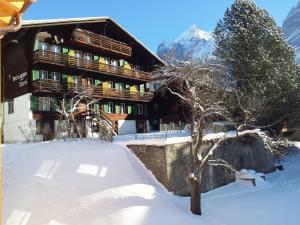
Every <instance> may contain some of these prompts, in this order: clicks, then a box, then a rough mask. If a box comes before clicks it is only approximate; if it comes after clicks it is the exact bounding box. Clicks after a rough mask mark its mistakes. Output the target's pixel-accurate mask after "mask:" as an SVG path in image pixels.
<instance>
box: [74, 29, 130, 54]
mask: <svg viewBox="0 0 300 225" xmlns="http://www.w3.org/2000/svg"><path fill="white" fill-rule="evenodd" d="M72 40H73V41H74V42H78V43H80V44H83V45H87V46H92V47H95V48H98V49H102V50H106V51H110V52H114V53H117V54H121V55H125V56H131V55H132V48H131V47H130V46H128V45H127V44H126V43H123V42H120V41H117V40H114V39H111V38H108V37H106V36H103V35H100V34H95V33H93V32H90V31H86V30H81V29H75V30H74V31H73V33H72Z"/></svg>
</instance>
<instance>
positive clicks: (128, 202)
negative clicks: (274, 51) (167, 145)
mask: <svg viewBox="0 0 300 225" xmlns="http://www.w3.org/2000/svg"><path fill="white" fill-rule="evenodd" d="M299 147H300V144H299ZM299 152H300V150H299ZM284 167H285V170H284V171H282V172H275V173H273V174H270V175H267V177H266V179H267V181H266V182H259V183H258V186H257V187H252V186H251V185H250V184H245V183H241V182H235V183H232V184H229V185H227V186H225V187H221V188H218V189H216V190H214V191H210V192H208V193H206V194H204V195H203V213H204V216H202V217H200V216H194V215H192V214H190V212H189V210H188V207H189V198H183V197H177V196H174V195H173V194H172V193H169V192H167V191H166V190H165V189H164V188H163V187H162V186H161V185H160V184H159V183H158V182H157V181H156V180H155V179H154V178H153V176H152V175H151V173H149V172H148V171H147V170H146V169H145V168H144V166H143V165H142V164H141V163H140V162H139V161H138V160H137V159H136V157H135V156H134V155H132V154H131V153H130V151H129V150H128V149H126V148H125V147H123V146H121V145H117V144H108V143H103V142H100V141H88V140H85V141H77V142H76V141H73V142H62V141H59V142H50V143H36V144H13V145H6V146H4V148H3V189H4V193H3V198H4V200H3V201H4V202H3V207H4V218H3V224H4V225H34V224H36V225H82V224H84V225H102V224H104V225H110V224H116V225H154V224H155V225H176V224H180V225H182V224H190V225H193V224H197V225H201V224H203V225H204V224H205V225H241V224H243V225H253V224H255V225H299V221H300V214H299V212H300V153H295V154H293V155H291V156H289V157H288V158H287V159H286V160H284Z"/></svg>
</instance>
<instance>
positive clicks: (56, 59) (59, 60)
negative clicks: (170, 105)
mask: <svg viewBox="0 0 300 225" xmlns="http://www.w3.org/2000/svg"><path fill="white" fill-rule="evenodd" d="M33 62H34V63H39V62H43V63H49V64H55V65H60V66H68V67H75V68H79V69H83V70H87V71H93V72H100V73H105V74H109V75H114V76H118V77H126V78H130V79H135V80H141V81H150V79H151V73H148V72H144V71H140V70H133V69H126V68H123V67H120V66H113V65H109V64H104V63H100V62H99V61H96V60H87V59H83V58H78V57H75V56H70V55H68V54H67V53H54V52H50V51H44V50H38V51H36V52H34V55H33Z"/></svg>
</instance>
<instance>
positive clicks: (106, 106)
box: [103, 103, 108, 113]
mask: <svg viewBox="0 0 300 225" xmlns="http://www.w3.org/2000/svg"><path fill="white" fill-rule="evenodd" d="M103 108H104V112H105V113H108V103H104V104H103Z"/></svg>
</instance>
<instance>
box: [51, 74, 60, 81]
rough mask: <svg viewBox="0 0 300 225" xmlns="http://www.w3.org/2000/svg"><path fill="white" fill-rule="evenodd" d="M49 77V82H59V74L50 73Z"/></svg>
mask: <svg viewBox="0 0 300 225" xmlns="http://www.w3.org/2000/svg"><path fill="white" fill-rule="evenodd" d="M50 77H51V80H56V81H60V73H57V72H51V73H50ZM56 78H58V79H56Z"/></svg>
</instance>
